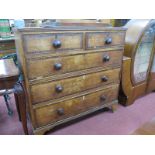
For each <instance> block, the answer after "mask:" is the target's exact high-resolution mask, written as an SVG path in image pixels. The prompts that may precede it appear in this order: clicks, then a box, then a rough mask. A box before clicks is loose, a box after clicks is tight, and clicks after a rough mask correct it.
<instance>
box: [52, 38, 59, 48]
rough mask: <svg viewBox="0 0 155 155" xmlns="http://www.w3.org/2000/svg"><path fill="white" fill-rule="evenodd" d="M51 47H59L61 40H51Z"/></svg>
mask: <svg viewBox="0 0 155 155" xmlns="http://www.w3.org/2000/svg"><path fill="white" fill-rule="evenodd" d="M53 47H54V48H60V47H61V41H60V40H54V41H53Z"/></svg>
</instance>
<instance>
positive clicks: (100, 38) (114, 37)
mask: <svg viewBox="0 0 155 155" xmlns="http://www.w3.org/2000/svg"><path fill="white" fill-rule="evenodd" d="M124 37H125V33H124V32H87V33H86V49H98V48H104V47H109V46H115V45H124Z"/></svg>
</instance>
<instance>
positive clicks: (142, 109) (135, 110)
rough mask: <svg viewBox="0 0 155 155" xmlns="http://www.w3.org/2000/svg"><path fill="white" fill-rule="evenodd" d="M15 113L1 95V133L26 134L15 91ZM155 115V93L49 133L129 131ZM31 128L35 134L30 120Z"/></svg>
mask: <svg viewBox="0 0 155 155" xmlns="http://www.w3.org/2000/svg"><path fill="white" fill-rule="evenodd" d="M11 103H12V104H11V107H12V109H13V111H14V114H13V116H12V117H10V116H8V115H7V109H6V106H5V103H4V100H3V97H0V134H1V135H17V134H18V135H23V134H24V133H23V129H22V125H21V123H20V122H19V121H18V115H17V112H16V107H15V101H14V97H13V95H11ZM153 117H155V93H150V94H148V95H146V96H145V97H141V98H139V99H138V100H136V101H135V103H134V104H133V105H131V106H128V107H124V106H122V105H119V106H118V109H117V111H115V112H114V113H112V112H110V111H108V110H106V109H105V110H101V111H98V112H96V113H94V114H91V115H89V116H86V117H83V118H81V119H78V120H76V121H73V122H70V123H67V124H64V125H61V126H58V127H56V128H54V129H53V130H52V131H50V132H48V133H47V134H48V135H128V134H133V133H134V131H135V130H136V129H138V128H139V127H141V126H143V124H145V123H146V122H148V121H150V120H152V119H153ZM28 127H29V132H30V134H32V130H31V126H30V123H29V124H28Z"/></svg>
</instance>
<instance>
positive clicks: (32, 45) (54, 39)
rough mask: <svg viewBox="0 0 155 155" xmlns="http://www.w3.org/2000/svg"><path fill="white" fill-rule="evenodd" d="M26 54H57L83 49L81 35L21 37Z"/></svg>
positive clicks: (59, 34) (57, 34)
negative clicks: (58, 52)
mask: <svg viewBox="0 0 155 155" xmlns="http://www.w3.org/2000/svg"><path fill="white" fill-rule="evenodd" d="M23 40H24V49H25V51H26V52H27V53H37V52H41V53H43V52H57V51H63V50H76V49H82V48H83V33H54V34H53V33H51V34H50V33H49V34H29V35H24V36H23Z"/></svg>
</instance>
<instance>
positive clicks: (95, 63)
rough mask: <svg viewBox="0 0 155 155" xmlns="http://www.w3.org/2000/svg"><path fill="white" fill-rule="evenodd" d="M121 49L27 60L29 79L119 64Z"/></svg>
mask: <svg viewBox="0 0 155 155" xmlns="http://www.w3.org/2000/svg"><path fill="white" fill-rule="evenodd" d="M122 54H123V51H121V50H119V51H107V52H98V53H87V54H81V55H73V56H66V57H56V58H44V59H43V58H40V59H31V60H27V70H28V71H27V72H28V77H29V79H30V80H31V79H36V78H38V77H39V78H44V77H47V76H52V75H57V74H62V73H69V72H73V71H79V70H85V69H89V68H96V67H111V66H120V65H121V61H122Z"/></svg>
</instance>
